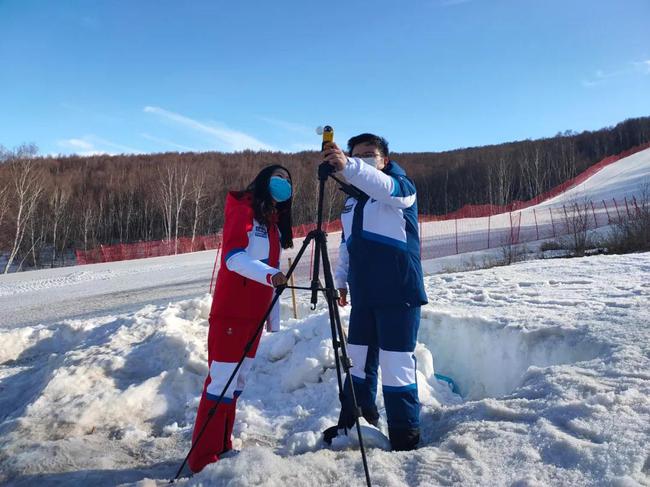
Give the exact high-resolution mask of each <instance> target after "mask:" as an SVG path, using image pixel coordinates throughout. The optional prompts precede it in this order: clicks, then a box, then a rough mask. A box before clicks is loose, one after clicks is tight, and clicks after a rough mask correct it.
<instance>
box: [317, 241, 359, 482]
mask: <svg viewBox="0 0 650 487" xmlns="http://www.w3.org/2000/svg"><path fill="white" fill-rule="evenodd" d="M316 245H317V246H320V247H321V249H320V253H321V257H322V259H323V275H324V277H325V289H326V293H327V306H328V308H329V314H330V320H332V321H333V324H332V330H333V332H332V343H333V344H334V347H335V349H334V357H335V358H336V359H338V353H337V350H336V347H337V345H338V348H340V350H341V354H340V355H341V357H340V362H341V364H343V369H344V370H345V374H346V378H347V381H348V384H349V391H350V397H351V398H352V407H353V413H354V416H355V423H356V425H357V436H358V437H359V449H360V450H361V459H362V460H363V470H364V472H365V474H366V484H367V485H368V487H370V485H371V483H370V471H369V470H368V460H367V458H366V449H365V447H364V444H363V435H362V434H361V424H360V422H359V417H360V416H361V414H360V411H359V405H358V403H357V396H356V394H355V392H354V384H353V383H352V374H351V373H350V368H351V367H352V362H351V360H350V357H349V356H348V351H347V347H346V340H345V334H344V333H343V326H342V325H341V316H340V315H339V310H338V308H337V303H336V287H335V284H334V278H333V277H332V267H331V264H330V260H329V255H328V253H327V239H326V236H325V233H324V232H322V231H321V232H320V235H319V236H318V237H317V238H316ZM336 370H337V373H339V378H338V379H339V387H340V388H339V391H341V392H340V394H341V396H340V397H341V399H342V398H343V392H342V391H343V387H342V386H341V385H340V384H341V377H340V366H339V364H338V363H337V364H336ZM341 407H343V403H342V401H341Z"/></svg>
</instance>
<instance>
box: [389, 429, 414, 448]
mask: <svg viewBox="0 0 650 487" xmlns="http://www.w3.org/2000/svg"><path fill="white" fill-rule="evenodd" d="M388 438H389V439H390V446H391V448H392V449H393V451H408V450H415V449H416V448H417V446H418V443H419V442H420V429H419V428H388Z"/></svg>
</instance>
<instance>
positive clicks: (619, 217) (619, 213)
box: [612, 198, 621, 220]
mask: <svg viewBox="0 0 650 487" xmlns="http://www.w3.org/2000/svg"><path fill="white" fill-rule="evenodd" d="M612 201H613V202H614V208H616V214H617V215H618V219H619V220H620V219H621V212H620V211H618V205H617V204H616V198H612Z"/></svg>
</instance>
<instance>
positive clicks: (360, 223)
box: [324, 134, 427, 450]
mask: <svg viewBox="0 0 650 487" xmlns="http://www.w3.org/2000/svg"><path fill="white" fill-rule="evenodd" d="M348 152H349V154H350V157H347V156H346V155H345V154H344V153H343V151H342V150H341V149H340V148H339V147H338V146H337V145H336V144H334V143H330V144H328V145H326V147H325V149H324V159H325V161H326V162H328V163H329V164H330V165H331V166H332V167H333V168H334V169H335V171H336V173H337V175H339V176H342V177H343V178H344V179H345V180H347V182H348V183H349V184H351V185H353V186H355V187H356V188H357V189H359V190H361V192H362V193H363V194H362V196H359V197H358V198H348V199H347V201H346V202H345V207H344V209H343V213H342V214H341V223H342V226H343V234H342V241H341V246H340V257H339V262H338V265H337V269H336V271H335V280H336V286H337V288H338V289H339V295H340V299H339V304H340V305H342V306H345V305H346V304H347V287H348V285H349V288H350V299H351V302H352V310H351V311H350V324H349V330H348V348H347V350H348V355H349V356H350V358H351V359H352V368H351V369H350V373H351V376H352V382H353V384H354V390H355V394H356V398H357V402H358V405H359V407H360V408H361V411H362V414H363V417H364V418H365V419H366V420H367V421H368V422H369V423H370V424H373V425H375V426H376V425H377V423H378V419H379V413H378V411H377V406H376V404H375V396H376V393H377V368H378V367H381V373H382V390H383V394H384V404H385V406H386V416H387V420H388V436H389V438H390V442H391V446H392V448H393V450H412V449H414V448H416V447H417V444H418V442H419V439H420V401H419V399H418V389H417V380H416V361H415V354H414V350H415V344H416V340H417V333H418V328H419V325H420V307H421V306H422V305H423V304H426V303H427V297H426V293H425V292H424V283H423V279H422V266H421V263H420V238H419V233H418V219H417V216H418V211H417V202H416V192H415V185H414V184H413V182H412V181H411V180H410V179H409V178H408V177H407V176H406V173H405V172H404V170H403V169H402V168H401V167H400V166H399V165H398V164H397V163H396V162H395V161H391V160H390V159H389V157H388V142H386V140H385V139H384V138H383V137H379V136H376V135H373V134H361V135H358V136H356V137H353V138H351V139H350V140H349V141H348ZM354 422H355V415H354V413H353V407H352V398H351V394H350V389H349V384H348V382H347V380H346V384H345V387H344V393H343V400H342V407H341V414H340V417H339V422H338V425H337V426H333V427H331V428H329V429H327V430H326V431H325V432H324V440H325V441H326V442H327V443H330V442H331V441H332V438H334V437H335V436H336V435H337V434H339V432H341V429H343V428H348V429H349V428H351V427H352V426H353V424H354Z"/></svg>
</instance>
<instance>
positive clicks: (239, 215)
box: [210, 191, 281, 331]
mask: <svg viewBox="0 0 650 487" xmlns="http://www.w3.org/2000/svg"><path fill="white" fill-rule="evenodd" d="M276 221H277V220H275V221H272V223H270V224H269V225H268V226H267V225H264V224H262V223H260V222H258V221H257V220H256V219H255V216H254V211H253V197H252V195H251V194H250V193H248V192H234V191H231V192H230V193H228V196H227V198H226V208H225V219H224V226H223V240H222V248H221V265H220V267H219V273H218V274H217V283H216V286H215V291H214V298H213V300H212V309H211V311H210V316H211V317H213V316H214V317H215V318H217V319H218V318H225V319H228V318H234V319H238V320H241V319H246V320H249V319H250V320H251V321H252V322H255V323H259V322H260V320H261V319H262V318H263V317H264V314H265V313H266V311H267V309H268V307H269V305H270V304H271V301H272V299H273V285H272V283H271V277H272V276H273V275H274V274H276V273H278V272H279V267H280V251H281V250H280V233H279V230H278V226H277V224H276ZM279 311H280V307H279V303H276V306H274V309H273V310H272V312H271V314H270V316H269V319H268V321H267V329H268V330H269V331H276V330H278V329H279V324H280V319H279V318H280V313H279Z"/></svg>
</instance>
